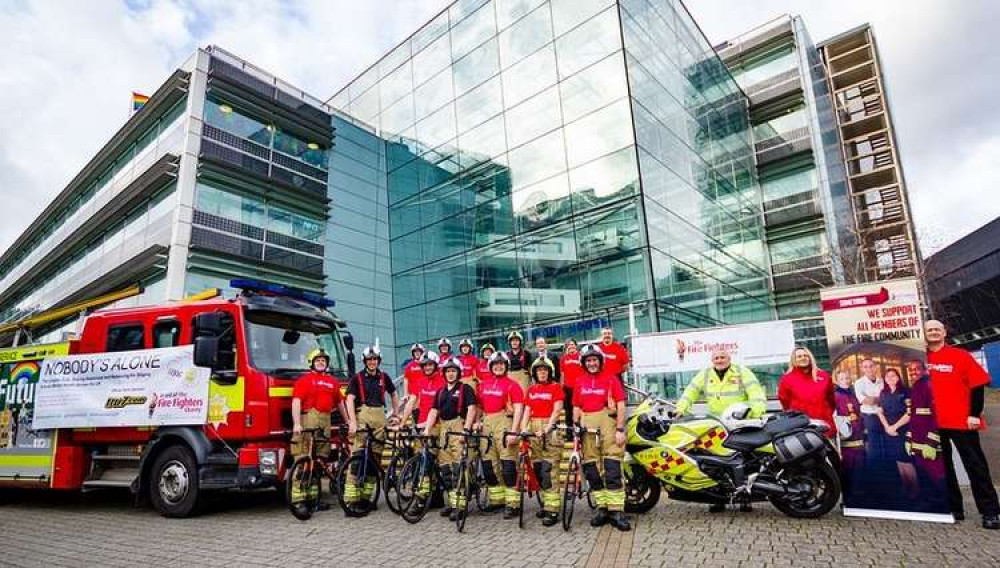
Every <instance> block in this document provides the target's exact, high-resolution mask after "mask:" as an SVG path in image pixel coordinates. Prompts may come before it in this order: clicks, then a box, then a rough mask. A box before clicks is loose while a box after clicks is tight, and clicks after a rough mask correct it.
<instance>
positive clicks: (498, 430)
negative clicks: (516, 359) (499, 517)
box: [479, 353, 524, 519]
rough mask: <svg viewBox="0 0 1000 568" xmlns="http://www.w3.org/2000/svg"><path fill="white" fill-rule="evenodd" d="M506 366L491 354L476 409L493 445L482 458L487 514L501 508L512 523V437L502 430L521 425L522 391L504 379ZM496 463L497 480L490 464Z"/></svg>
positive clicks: (515, 502)
mask: <svg viewBox="0 0 1000 568" xmlns="http://www.w3.org/2000/svg"><path fill="white" fill-rule="evenodd" d="M509 366H510V362H509V361H508V360H507V355H505V354H503V353H494V354H493V356H492V357H490V376H489V377H487V378H486V379H485V380H484V381H482V382H481V383H479V407H480V411H481V412H482V415H483V421H482V429H483V433H485V434H487V435H488V436H489V437H490V438H491V439H492V441H493V445H492V447H491V448H490V451H489V452H486V453H485V454H483V469H484V474H485V477H486V485H487V486H488V487H489V495H490V506H489V511H496V510H498V509H499V508H500V507H503V505H504V504H506V507H504V515H503V518H505V519H513V518H515V517H517V516H518V513H519V511H520V509H519V507H520V496H521V494H520V493H519V492H518V491H517V489H516V488H515V483H516V481H517V468H516V466H515V459H516V457H517V453H516V451H515V449H514V445H515V443H516V442H517V438H515V437H505V436H504V435H503V432H504V430H508V431H509V430H513V429H514V425H515V424H520V423H521V411H522V407H523V402H524V391H522V390H521V386H520V385H519V384H517V383H516V382H514V380H513V379H511V378H510V376H508V375H507V369H508V368H509ZM497 463H499V465H500V472H501V473H500V475H501V479H498V478H497V475H496V469H495V468H494V464H497Z"/></svg>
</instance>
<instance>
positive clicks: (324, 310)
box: [0, 280, 354, 517]
mask: <svg viewBox="0 0 1000 568" xmlns="http://www.w3.org/2000/svg"><path fill="white" fill-rule="evenodd" d="M230 286H231V287H232V288H234V289H238V290H239V293H238V294H237V295H236V296H235V297H233V298H229V299H226V298H223V297H222V296H221V295H218V294H215V295H212V294H204V295H201V296H202V297H201V298H198V299H194V300H188V301H181V302H171V303H166V304H162V305H154V306H144V307H134V308H111V309H102V310H98V311H96V312H94V313H92V314H90V315H88V316H87V317H86V319H85V320H84V322H83V326H82V330H81V332H80V334H79V338H78V339H75V340H72V341H70V342H68V343H65V344H59V345H48V346H22V347H17V348H15V349H8V350H3V351H0V363H4V361H9V363H5V366H4V367H3V368H4V369H5V374H7V373H13V371H12V369H14V368H15V367H10V365H15V366H16V365H18V364H19V363H20V364H21V367H20V369H22V370H19V371H18V373H21V374H20V375H19V376H18V377H14V376H13V374H11V376H10V377H7V376H0V381H4V379H6V381H5V382H9V383H10V384H11V385H13V384H14V383H15V381H18V380H20V381H22V382H25V384H26V385H28V384H29V383H30V382H31V376H30V368H29V367H27V366H26V365H28V363H29V362H30V359H31V358H35V359H36V360H38V359H43V358H46V357H52V356H61V355H65V354H70V355H73V354H92V353H108V352H115V351H134V350H140V349H155V348H161V347H172V346H178V345H193V351H194V364H195V365H196V366H199V367H208V368H210V369H211V374H210V379H209V389H208V412H207V414H208V418H207V420H206V422H205V423H204V424H199V425H191V426H161V427H97V428H72V429H59V430H55V431H48V432H30V433H31V434H33V435H34V436H36V439H35V440H28V443H26V444H25V445H24V449H23V451H22V448H21V447H20V446H19V445H18V444H17V443H16V441H17V440H20V439H25V440H27V438H24V437H19V436H12V435H8V436H7V438H9V440H7V439H5V438H4V437H3V436H2V435H0V487H10V486H15V487H45V488H50V489H57V490H80V489H83V490H86V489H91V488H100V487H127V488H129V489H130V490H131V491H132V492H133V494H134V495H135V496H136V497H137V498H138V499H139V500H141V501H146V500H147V499H148V501H149V502H150V503H152V505H153V507H154V508H155V509H156V510H157V511H159V512H160V513H161V514H162V515H164V516H168V517H184V516H187V515H190V514H191V513H192V512H194V511H195V510H196V509H197V506H198V504H199V501H200V499H201V496H202V493H203V492H204V491H208V490H215V489H256V488H262V487H278V488H281V487H283V483H281V480H282V479H283V478H284V475H285V473H286V468H287V467H288V466H289V465H290V462H291V456H290V455H289V440H290V435H291V429H292V418H291V396H292V387H293V386H294V384H295V381H296V379H298V377H299V376H300V375H302V374H303V373H305V372H306V371H307V370H308V363H307V362H306V356H307V354H308V353H309V352H310V351H311V350H313V349H315V348H316V347H322V348H323V349H324V350H325V351H326V352H327V353H328V354H329V355H330V372H331V373H332V374H333V375H334V376H335V377H336V378H337V379H338V380H340V381H341V382H342V383H346V382H347V379H348V377H349V376H350V373H351V372H352V371H353V367H354V356H353V353H352V350H353V347H354V345H353V344H354V340H353V338H352V337H351V335H350V333H349V332H348V331H347V330H346V329H345V328H346V326H345V324H344V322H343V321H342V320H340V319H338V318H337V317H336V316H335V315H334V314H333V313H332V312H330V311H329V308H331V307H332V306H333V305H334V303H333V301H332V300H330V299H327V298H324V297H322V296H320V295H317V294H313V293H310V292H306V291H302V290H298V289H294V288H290V287H286V286H281V285H275V284H269V283H263V282H257V281H252V280H233V281H232V282H230ZM5 352H6V353H7V355H6V358H5V357H4V353H5ZM34 368H35V372H36V376H35V377H34V381H35V382H36V383H37V380H38V377H37V369H38V365H37V364H36V365H35V366H34ZM24 369H27V371H25V370H24ZM3 386H4V387H5V390H6V387H7V384H4V385H3ZM29 386H31V387H32V388H33V385H29ZM11 391H12V392H17V393H22V392H33V390H25V389H24V388H20V390H18V389H11ZM20 399H21V400H20V403H19V404H20V406H11V405H10V404H8V403H10V402H11V401H12V400H14V398H12V397H11V401H7V400H6V399H5V398H0V417H2V416H6V417H7V418H8V421H7V422H8V423H11V422H12V423H13V426H14V427H20V428H21V429H22V430H24V432H22V434H26V433H27V432H28V430H25V429H30V421H28V420H26V418H25V416H26V413H27V412H28V411H29V410H30V408H31V401H29V400H27V397H26V396H21V397H20ZM15 414H20V415H21V416H19V417H18V416H15ZM18 420H20V422H19V421H18ZM0 422H2V420H0ZM7 426H10V424H7ZM3 429H4V425H3V424H0V430H3ZM8 430H9V428H8ZM8 434H9V433H8ZM39 439H41V440H43V441H42V442H39V441H38V440H39ZM3 443H8V444H9V445H8V446H7V447H6V448H5V447H3ZM32 446H33V447H32ZM46 457H47V460H48V461H46V459H45V458H46ZM29 458H30V459H29ZM43 462H45V463H43Z"/></svg>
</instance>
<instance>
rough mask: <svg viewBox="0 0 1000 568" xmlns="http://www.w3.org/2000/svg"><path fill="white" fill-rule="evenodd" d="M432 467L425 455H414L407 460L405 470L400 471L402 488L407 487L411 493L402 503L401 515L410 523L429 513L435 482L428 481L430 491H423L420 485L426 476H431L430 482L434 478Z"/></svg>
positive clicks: (416, 521) (417, 521)
mask: <svg viewBox="0 0 1000 568" xmlns="http://www.w3.org/2000/svg"><path fill="white" fill-rule="evenodd" d="M431 469H432V464H431V463H430V462H429V461H428V460H426V459H425V458H424V456H414V457H412V458H410V459H409V460H407V461H406V464H405V465H404V466H403V470H402V471H401V472H400V473H399V485H400V487H401V488H404V487H405V490H406V491H407V492H408V493H409V495H410V498H409V499H408V500H407V502H406V504H405V505H402V504H401V508H400V516H401V517H403V520H405V521H406V522H408V523H410V524H416V523H419V522H420V521H421V520H423V518H424V515H426V514H427V505H428V503H429V501H430V497H431V491H433V484H431V483H428V486H429V487H430V489H431V490H430V491H426V490H425V491H421V490H420V486H421V484H422V483H424V480H425V478H429V479H427V481H428V482H430V481H431V480H432V479H433V478H432V475H431V474H432V471H431ZM425 489H426V487H425ZM401 494H402V492H401Z"/></svg>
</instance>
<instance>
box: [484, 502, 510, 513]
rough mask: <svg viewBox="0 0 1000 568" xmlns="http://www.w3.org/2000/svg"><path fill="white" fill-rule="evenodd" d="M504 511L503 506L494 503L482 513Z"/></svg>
mask: <svg viewBox="0 0 1000 568" xmlns="http://www.w3.org/2000/svg"><path fill="white" fill-rule="evenodd" d="M504 509H505V507H504V506H503V505H501V504H500V503H494V504H492V505H487V506H486V510H485V511H483V512H484V513H499V512H500V511H503V510H504Z"/></svg>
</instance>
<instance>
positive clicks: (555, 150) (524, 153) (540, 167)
mask: <svg viewBox="0 0 1000 568" xmlns="http://www.w3.org/2000/svg"><path fill="white" fill-rule="evenodd" d="M565 152H566V150H565V145H564V144H563V133H562V130H556V131H555V132H552V133H551V134H547V135H545V136H542V137H541V138H538V139H537V140H534V141H532V142H529V143H527V144H525V145H523V146H521V147H520V148H517V149H515V150H511V151H510V153H509V154H508V161H509V164H510V172H511V180H512V187H513V188H519V187H527V186H528V185H531V184H533V183H535V182H537V181H541V180H543V179H545V178H548V177H551V176H553V175H555V174H558V173H560V172H562V171H564V170H565V169H566V153H565Z"/></svg>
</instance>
